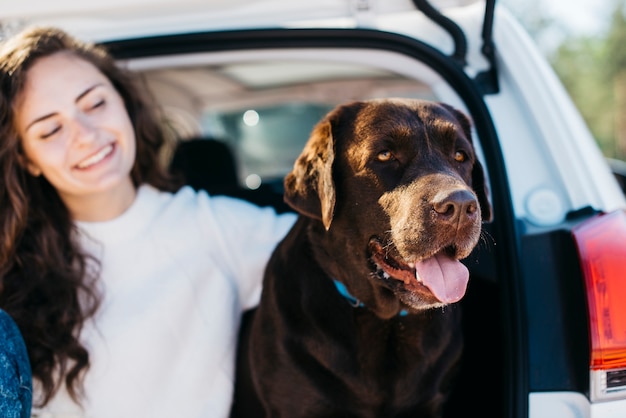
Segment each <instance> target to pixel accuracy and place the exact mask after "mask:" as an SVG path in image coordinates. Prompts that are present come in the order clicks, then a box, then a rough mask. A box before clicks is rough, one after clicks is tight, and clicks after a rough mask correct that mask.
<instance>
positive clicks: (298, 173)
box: [285, 119, 335, 230]
mask: <svg viewBox="0 0 626 418" xmlns="http://www.w3.org/2000/svg"><path fill="white" fill-rule="evenodd" d="M333 144H334V141H333V132H332V124H331V122H330V120H329V119H324V120H322V121H321V122H319V123H318V124H317V125H316V126H315V127H314V128H313V131H312V132H311V136H310V137H309V140H308V142H307V143H306V145H305V147H304V150H303V151H302V153H301V154H300V156H299V157H298V159H297V160H296V162H295V164H294V166H293V170H291V172H290V173H289V174H287V176H286V177H285V202H287V203H288V204H289V205H290V206H291V207H292V208H294V209H295V210H297V211H298V212H300V213H301V214H303V215H306V216H309V217H311V218H315V219H320V220H321V221H322V222H323V223H324V227H325V228H326V230H328V229H329V228H330V223H331V221H332V219H333V212H334V209H335V185H334V183H333V175H332V166H333V161H334V159H335V150H334V145H333Z"/></svg>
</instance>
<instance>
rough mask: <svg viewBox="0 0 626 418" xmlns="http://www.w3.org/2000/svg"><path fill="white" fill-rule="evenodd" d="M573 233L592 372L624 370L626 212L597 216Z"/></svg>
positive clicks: (625, 348) (625, 345) (625, 342)
mask: <svg viewBox="0 0 626 418" xmlns="http://www.w3.org/2000/svg"><path fill="white" fill-rule="evenodd" d="M572 233H573V235H574V239H575V241H576V245H577V247H578V254H579V256H580V262H581V267H582V270H583V275H584V278H585V285H586V290H587V302H588V309H589V326H590V329H589V330H590V333H591V364H590V366H591V369H592V370H605V371H606V370H609V369H619V368H626V213H625V212H624V211H616V212H612V213H609V214H604V215H599V216H597V217H594V218H592V219H590V220H588V221H586V222H583V223H582V224H580V225H578V226H576V227H575V228H574V229H573V231H572Z"/></svg>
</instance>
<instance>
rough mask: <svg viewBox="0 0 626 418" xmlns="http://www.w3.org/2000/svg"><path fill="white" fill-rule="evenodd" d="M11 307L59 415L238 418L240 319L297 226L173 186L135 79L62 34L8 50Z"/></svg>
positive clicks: (3, 124)
mask: <svg viewBox="0 0 626 418" xmlns="http://www.w3.org/2000/svg"><path fill="white" fill-rule="evenodd" d="M0 88H1V95H0V118H1V119H0V169H1V172H2V176H3V178H2V179H0V213H2V218H1V219H0V224H1V225H2V239H3V240H4V242H3V245H2V247H1V249H0V279H1V287H0V308H2V309H4V310H6V311H7V313H9V314H10V315H11V316H12V317H13V318H14V320H15V322H16V323H17V324H18V326H19V328H20V330H21V332H22V335H23V337H24V340H25V342H26V346H27V349H28V354H29V358H30V364H31V367H32V373H33V380H34V402H35V406H36V407H37V408H35V409H36V412H42V413H43V412H45V413H47V414H48V415H46V416H52V417H55V416H63V417H68V416H89V417H127V416H128V417H138V416H145V417H174V416H181V417H182V416H184V417H207V416H211V417H220V416H227V415H228V410H229V406H230V397H231V394H232V387H233V382H232V380H233V369H234V354H235V345H236V336H237V328H238V324H239V317H240V314H241V312H242V311H243V310H245V309H247V308H249V307H251V306H253V305H254V304H256V303H257V301H258V297H259V294H260V285H261V277H262V270H263V268H264V265H265V263H266V261H267V259H268V257H269V255H270V253H271V251H272V250H273V248H274V246H275V245H276V243H277V242H278V241H279V240H280V239H281V238H282V237H283V236H284V234H285V233H286V232H287V230H288V229H289V228H290V227H291V225H292V223H293V220H294V215H292V214H286V215H281V216H277V215H276V214H275V212H274V211H273V210H271V209H261V208H257V207H255V206H252V205H250V204H248V203H245V202H243V201H237V200H234V199H229V198H225V197H213V198H211V197H209V196H208V195H207V194H206V193H204V192H198V193H197V192H194V191H192V190H191V189H190V188H188V187H185V188H182V189H180V190H178V191H174V190H173V188H172V186H171V184H170V181H169V180H168V178H167V176H166V175H165V174H164V171H163V170H162V169H161V168H160V167H159V165H158V157H159V151H160V149H161V147H162V145H163V143H164V140H165V139H164V133H163V131H162V130H161V128H160V125H159V123H158V121H157V119H156V117H155V116H154V114H153V113H152V112H151V107H150V105H149V102H148V101H147V100H146V99H145V97H144V95H143V94H142V92H140V91H139V89H138V88H137V87H136V84H135V82H134V81H133V78H132V75H131V74H129V73H128V72H126V71H123V70H122V69H120V68H118V67H116V65H115V63H114V61H113V60H112V58H111V57H110V56H109V55H107V53H106V52H105V51H104V50H103V49H101V48H99V47H96V46H94V45H90V44H86V43H83V42H80V41H78V40H76V39H74V38H72V37H70V36H69V35H68V34H66V33H64V32H62V31H60V30H56V29H52V28H35V29H28V30H26V31H24V32H22V33H20V34H17V35H15V36H14V37H13V38H11V39H9V40H7V41H5V42H4V44H3V45H2V46H0Z"/></svg>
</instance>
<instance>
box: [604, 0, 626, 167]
mask: <svg viewBox="0 0 626 418" xmlns="http://www.w3.org/2000/svg"><path fill="white" fill-rule="evenodd" d="M625 5H626V3H625V2H624V0H622V1H620V2H619V3H618V6H617V7H616V9H615V11H614V13H613V18H612V21H611V27H610V30H609V34H608V36H607V46H606V48H607V51H608V53H607V57H608V58H609V59H607V60H606V62H605V65H606V67H605V71H606V75H607V81H609V86H610V85H611V84H612V87H613V104H614V106H613V108H612V109H613V118H614V121H615V123H614V127H615V148H616V152H617V157H619V158H621V159H626V118H625V116H626V48H624V46H626V16H625V15H624V7H625ZM611 81H612V83H611Z"/></svg>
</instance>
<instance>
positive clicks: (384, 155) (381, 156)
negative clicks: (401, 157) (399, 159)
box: [377, 151, 393, 162]
mask: <svg viewBox="0 0 626 418" xmlns="http://www.w3.org/2000/svg"><path fill="white" fill-rule="evenodd" d="M377 158H378V161H382V162H386V161H390V160H391V159H393V154H392V153H391V151H382V152H379V153H378V156H377Z"/></svg>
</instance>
